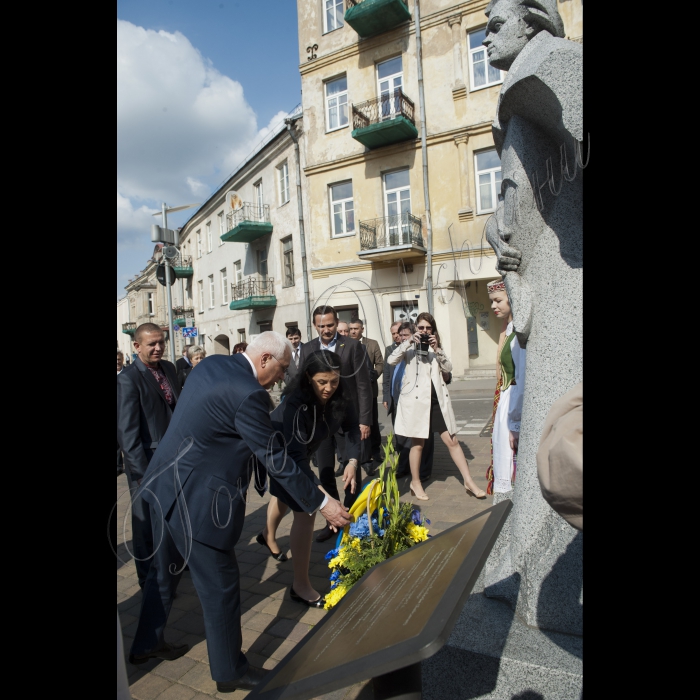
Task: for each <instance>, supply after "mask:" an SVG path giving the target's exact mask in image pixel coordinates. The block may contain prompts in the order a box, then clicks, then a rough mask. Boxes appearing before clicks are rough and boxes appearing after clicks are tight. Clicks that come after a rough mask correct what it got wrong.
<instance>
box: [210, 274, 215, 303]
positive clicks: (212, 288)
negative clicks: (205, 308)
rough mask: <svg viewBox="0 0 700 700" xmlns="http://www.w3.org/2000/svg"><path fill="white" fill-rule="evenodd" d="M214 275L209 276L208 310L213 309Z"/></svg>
mask: <svg viewBox="0 0 700 700" xmlns="http://www.w3.org/2000/svg"><path fill="white" fill-rule="evenodd" d="M214 301H215V298H214V275H209V308H210V309H213V308H214Z"/></svg>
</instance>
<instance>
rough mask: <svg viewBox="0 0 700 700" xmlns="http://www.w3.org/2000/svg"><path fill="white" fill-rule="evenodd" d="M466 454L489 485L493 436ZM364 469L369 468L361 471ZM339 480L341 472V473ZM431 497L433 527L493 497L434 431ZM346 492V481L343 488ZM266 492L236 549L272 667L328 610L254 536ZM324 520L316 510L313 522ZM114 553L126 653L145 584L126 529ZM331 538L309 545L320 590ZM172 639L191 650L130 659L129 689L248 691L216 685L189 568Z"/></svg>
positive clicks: (254, 500)
mask: <svg viewBox="0 0 700 700" xmlns="http://www.w3.org/2000/svg"><path fill="white" fill-rule="evenodd" d="M461 444H462V448H463V449H464V453H465V454H466V456H467V459H468V460H469V464H470V469H471V473H472V476H473V478H474V480H475V481H476V484H477V486H479V487H480V488H482V489H484V490H485V489H486V479H485V473H486V469H487V467H488V464H489V459H490V440H489V438H488V437H480V436H469V437H466V438H464V439H463V440H462V442H461ZM363 476H364V474H363ZM408 482H409V479H408V477H405V478H402V479H400V482H399V487H400V490H401V494H402V500H410V499H411V497H410V494H409V493H408ZM338 483H339V486H340V480H338ZM425 487H426V493H427V494H428V495H429V496H430V500H429V501H425V502H421V501H416V507H417V508H419V509H421V510H422V511H423V512H424V513H425V515H426V516H427V517H428V518H429V519H430V520H431V523H432V524H431V527H430V531H431V533H432V534H437V533H438V532H442V531H443V530H445V529H447V528H449V527H451V526H452V525H454V524H455V523H458V522H462V521H463V520H466V519H467V518H470V517H471V516H473V515H476V514H477V513H479V512H481V511H482V510H484V509H486V508H488V507H490V505H491V501H492V497H491V496H488V497H487V498H486V499H485V500H482V501H478V500H477V499H475V498H472V497H469V496H467V495H466V493H465V491H464V487H463V486H462V481H461V477H460V474H459V472H458V470H457V468H456V467H455V466H454V464H453V463H452V460H451V459H450V456H449V453H448V451H447V448H446V447H445V445H444V444H443V443H442V441H441V440H440V439H439V438H438V437H437V436H436V443H435V458H434V466H433V478H432V479H431V481H430V482H429V483H428V484H426V485H425ZM341 493H342V488H341ZM128 498H129V496H128V493H127V483H126V477H125V476H124V475H123V474H122V475H121V476H119V477H117V499H118V506H117V514H118V523H119V525H118V530H119V532H120V533H122V527H123V524H124V516H125V514H126V510H127V507H128ZM268 500H269V496H268V495H267V494H265V496H264V497H263V498H260V497H259V496H258V494H257V493H255V491H254V490H252V489H251V492H250V495H249V501H248V507H247V511H246V520H245V526H244V528H243V533H242V535H241V539H240V541H239V542H238V544H237V545H236V557H237V559H238V565H239V568H240V572H241V601H242V607H243V616H242V620H241V622H242V627H243V651H244V652H245V653H246V655H247V657H248V659H249V660H250V662H251V663H252V664H253V665H255V666H261V667H263V668H266V669H272V668H274V667H275V666H276V664H277V663H279V661H280V660H281V659H282V658H283V657H284V656H285V655H286V654H287V653H289V651H290V650H292V649H293V648H294V647H295V646H296V645H297V644H298V643H299V642H300V641H301V640H302V639H303V638H304V636H305V635H306V634H307V633H308V632H309V630H310V629H311V628H312V627H313V626H314V625H315V624H316V623H318V622H319V621H320V620H321V619H322V618H323V617H324V615H326V614H327V613H326V612H324V611H322V610H316V609H309V608H306V607H304V606H302V605H300V604H299V603H295V602H293V601H292V600H291V599H290V597H289V586H290V585H291V583H292V563H291V559H290V560H289V561H287V562H284V563H279V562H277V561H275V560H274V559H272V558H271V557H270V556H268V555H267V554H266V551H267V550H264V549H263V548H262V547H261V546H260V545H258V543H257V542H256V541H255V538H256V536H257V535H258V533H260V532H261V531H262V529H263V527H264V525H265V514H266V511H267V503H268ZM291 523H292V518H291V517H290V516H287V517H285V519H284V520H283V521H282V525H281V527H280V529H279V532H278V542H279V545H280V547H281V548H282V551H285V552H287V554H288V555H289V549H288V546H289V530H290V527H291ZM324 524H325V521H324V519H323V517H322V516H320V515H318V514H317V516H316V530H320V529H321V528H322V527H323V525H324ZM126 540H127V544H128V545H129V546H130V545H131V541H130V540H131V528H130V523H127V524H126ZM120 542H121V544H120V545H119V547H118V554H119V557H120V559H121V561H120V560H117V607H118V609H119V616H120V620H121V625H122V633H123V636H124V648H125V658H126V657H128V653H129V649H130V647H131V643H132V641H133V638H134V633H135V631H136V625H137V622H138V615H139V609H140V605H141V590H140V588H139V585H138V579H137V577H136V569H135V567H134V562H133V561H132V560H131V557H130V556H129V554H128V552H127V550H126V547H125V545H124V536H123V535H120ZM333 543H334V540H329V541H328V542H324V543H323V544H318V543H316V542H314V544H313V549H312V553H311V580H312V583H313V584H314V586H315V587H316V588H317V590H319V591H321V592H322V593H325V592H326V591H328V589H329V582H328V575H329V573H330V572H329V570H328V568H327V566H326V563H325V561H324V556H325V554H326V553H327V552H328V550H329V549H331V547H332V546H333ZM165 638H166V640H167V641H168V642H177V643H178V644H182V643H187V644H189V645H190V651H189V652H188V653H187V654H186V655H185V656H183V657H181V658H180V659H177V660H176V661H160V660H156V659H153V660H151V661H149V662H148V663H146V664H143V665H140V666H132V665H131V664H129V663H128V662H127V664H126V667H127V675H128V677H129V685H130V689H131V694H132V696H133V697H134V698H135V699H136V700H206V699H207V698H211V697H216V698H224V699H225V698H233V697H236V698H241V697H244V696H245V695H247V694H248V693H247V692H246V691H241V690H239V691H236V692H235V693H225V694H222V693H217V690H216V683H215V682H214V681H213V680H212V678H211V674H210V672H209V660H208V657H207V642H206V639H205V635H204V621H203V617H202V610H201V607H200V604H199V599H198V598H197V593H196V591H195V589H194V586H193V584H192V580H191V578H190V575H189V573H188V572H184V573H183V576H182V580H181V581H180V585H179V587H178V595H177V598H176V599H175V601H174V602H173V609H172V611H171V613H170V617H169V619H168V626H167V628H166V631H165ZM364 685H365V683H361V684H358V685H355V686H353V687H351V688H345V689H343V690H339V691H336V692H334V693H329V694H327V695H324V696H322V697H323V698H324V700H354V698H357V696H358V695H359V694H360V692H361V691H362V688H363V687H364Z"/></svg>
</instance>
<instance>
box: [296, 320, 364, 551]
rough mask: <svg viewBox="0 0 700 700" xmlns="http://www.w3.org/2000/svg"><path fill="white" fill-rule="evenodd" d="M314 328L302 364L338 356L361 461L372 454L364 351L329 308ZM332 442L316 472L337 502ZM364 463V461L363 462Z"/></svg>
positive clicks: (327, 531)
mask: <svg viewBox="0 0 700 700" xmlns="http://www.w3.org/2000/svg"><path fill="white" fill-rule="evenodd" d="M313 317H314V327H315V328H316V332H317V333H318V338H315V339H314V340H312V341H311V342H309V343H306V344H305V345H304V347H303V348H302V351H301V360H302V363H303V362H304V360H305V359H306V358H307V357H308V356H309V355H310V354H311V353H312V352H316V351H317V350H331V351H332V352H335V353H337V354H338V355H339V356H340V381H341V382H342V383H343V391H346V392H347V393H348V395H349V396H350V399H351V401H352V402H353V404H354V405H355V410H356V411H357V415H358V416H359V419H360V437H361V439H362V443H363V457H364V455H365V454H370V453H371V448H370V446H369V440H370V429H371V426H372V401H373V400H374V399H373V398H372V386H371V384H370V379H369V367H368V366H367V363H366V362H365V350H364V348H363V347H362V345H361V344H360V343H358V342H357V340H353V339H352V338H350V337H348V336H342V335H339V334H338V331H337V328H338V313H337V312H336V310H335V309H334V308H333V307H332V306H319V307H318V308H316V309H314V314H313ZM335 447H336V445H335V438H334V437H333V436H331V437H329V438H327V439H326V440H324V441H323V442H322V443H321V445H320V446H319V448H318V450H317V451H316V463H317V464H318V469H319V478H320V479H321V483H322V484H323V487H324V488H325V489H326V491H327V492H328V493H329V494H330V495H331V496H333V498H339V495H338V487H337V486H336V483H335ZM363 461H366V460H365V459H363ZM358 472H359V466H358V468H357V472H356V473H355V481H356V483H357V489H356V492H355V494H352V493H351V483H350V482H348V485H347V487H346V488H345V505H346V506H348V507H349V506H350V505H352V503H354V501H355V499H356V498H357V494H358V493H359V492H360V491H361V488H360V482H361V481H362V479H361V474H360V473H358ZM332 536H333V531H332V529H331V528H330V527H329V526H328V525H326V527H324V528H323V530H321V532H320V533H319V534H318V535H317V536H316V541H317V542H325V541H326V540H328V539H330V538H331V537H332Z"/></svg>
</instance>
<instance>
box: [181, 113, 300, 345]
mask: <svg viewBox="0 0 700 700" xmlns="http://www.w3.org/2000/svg"><path fill="white" fill-rule="evenodd" d="M302 122H303V120H302V118H301V115H300V113H297V114H296V115H295V116H293V117H292V121H291V123H290V128H291V133H290V129H289V128H287V126H286V125H285V124H284V123H283V124H280V125H279V126H278V127H277V129H275V130H273V133H272V134H271V137H270V138H269V139H268V140H267V141H266V142H265V143H264V144H263V145H262V146H261V147H260V148H259V149H258V150H257V151H256V152H254V153H253V154H252V155H251V156H250V157H249V158H248V159H247V161H246V162H245V163H244V164H243V165H242V166H241V167H240V168H239V169H238V170H237V171H236V172H235V173H234V174H233V175H232V176H231V177H229V178H228V179H227V180H226V181H225V182H224V183H223V184H222V185H221V186H220V187H219V188H217V190H216V191H215V192H214V193H213V194H212V196H211V197H210V198H209V199H208V200H207V201H206V202H204V204H203V205H202V206H201V207H200V208H199V210H198V211H197V212H196V213H195V214H194V216H193V217H192V218H191V219H190V220H189V221H188V222H187V223H186V224H185V225H184V226H183V227H182V229H181V230H180V249H181V251H182V254H183V255H184V256H186V257H187V258H188V259H191V260H192V265H193V274H192V277H191V278H190V284H189V285H188V286H187V287H186V289H185V296H186V299H187V303H188V304H191V305H192V306H193V308H194V325H195V326H196V327H197V329H198V338H197V343H198V344H199V345H201V346H203V347H204V348H205V350H206V351H207V353H217V354H230V352H231V351H232V349H233V347H234V346H235V345H236V344H237V343H239V342H242V341H245V342H250V340H251V339H252V338H254V337H255V336H257V335H258V334H259V333H261V332H263V331H266V330H275V331H278V332H280V333H282V334H284V333H285V332H286V329H287V327H290V326H299V328H300V329H302V332H303V333H302V335H303V336H304V337H305V336H306V330H307V320H308V314H307V311H306V304H305V296H304V284H303V278H302V260H301V246H300V221H299V219H300V217H299V207H298V192H297V160H296V159H297V151H299V152H301V150H302V149H301V148H299V149H297V148H296V147H295V139H297V140H298V139H303V128H302Z"/></svg>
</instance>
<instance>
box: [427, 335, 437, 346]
mask: <svg viewBox="0 0 700 700" xmlns="http://www.w3.org/2000/svg"><path fill="white" fill-rule="evenodd" d="M428 343H429V344H430V347H431V348H432V349H433V350H437V346H438V344H437V338H436V337H435V336H434V335H431V336H430V340H429V341H428Z"/></svg>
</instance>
